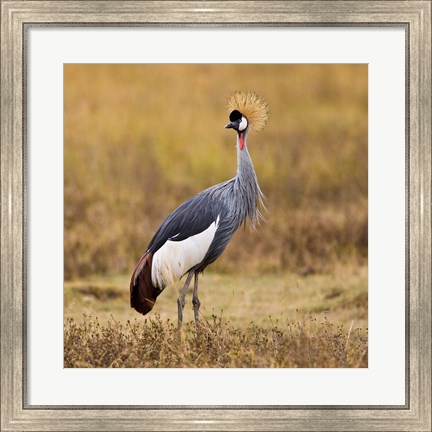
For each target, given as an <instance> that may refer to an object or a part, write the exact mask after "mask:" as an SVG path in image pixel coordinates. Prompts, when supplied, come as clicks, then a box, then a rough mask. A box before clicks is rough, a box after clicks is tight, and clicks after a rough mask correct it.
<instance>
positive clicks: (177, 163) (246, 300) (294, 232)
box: [64, 65, 368, 367]
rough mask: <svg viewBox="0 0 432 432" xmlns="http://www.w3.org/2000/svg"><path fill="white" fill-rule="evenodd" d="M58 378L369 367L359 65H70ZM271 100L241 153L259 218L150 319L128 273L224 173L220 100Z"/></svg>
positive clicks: (227, 165)
mask: <svg viewBox="0 0 432 432" xmlns="http://www.w3.org/2000/svg"><path fill="white" fill-rule="evenodd" d="M64 73H65V167H64V168H65V185H64V186H65V238H64V245H65V251H64V258H65V260H64V263H65V287H64V290H65V291H64V294H65V297H64V298H65V312H64V315H65V329H64V330H65V356H64V363H65V367H367V326H368V322H367V306H368V288H367V240H368V238H367V66H365V65H66V66H65V70H64ZM240 78H241V83H242V85H241V88H244V89H252V90H254V91H255V92H257V93H258V94H259V95H261V96H262V97H263V98H264V99H265V100H266V101H267V102H268V104H269V107H270V110H271V117H270V121H269V123H268V125H267V127H266V128H265V129H264V130H263V131H262V132H261V133H260V134H257V135H250V136H249V140H248V145H249V151H250V153H251V156H252V159H253V161H254V165H255V169H256V172H257V175H258V179H259V182H260V185H261V188H262V190H263V191H264V193H265V195H266V196H267V201H266V206H267V209H268V211H267V214H266V218H267V222H266V223H264V224H262V225H261V227H259V228H258V230H257V231H254V232H250V230H249V229H248V228H246V230H243V229H241V230H239V231H238V232H237V233H236V234H235V236H234V238H233V239H232V241H231V243H230V245H229V246H228V248H227V250H226V251H225V252H224V254H223V255H222V256H221V257H220V258H219V259H218V261H216V263H214V264H213V265H212V266H211V267H209V268H208V269H207V270H206V272H205V274H204V276H203V277H201V278H200V300H201V325H200V326H199V327H198V328H196V327H195V325H194V323H193V322H192V321H190V320H192V317H193V314H192V311H191V301H190V296H189V297H188V303H187V305H186V309H185V321H186V323H185V325H184V326H183V330H182V332H180V333H179V332H178V331H177V323H176V317H177V304H176V298H177V294H178V291H179V289H180V288H181V283H179V284H177V285H175V286H173V287H169V288H167V289H166V290H165V291H164V292H163V293H162V294H161V295H160V297H159V298H158V300H157V303H156V306H155V308H154V309H153V311H152V312H151V313H150V314H149V315H148V316H146V317H142V316H140V315H138V314H137V313H136V312H135V311H133V310H132V309H130V307H129V277H130V274H131V272H132V270H133V267H134V265H135V263H136V261H137V260H138V258H139V257H140V255H141V254H142V253H143V251H144V249H145V247H146V246H147V244H148V242H149V240H150V238H151V236H152V235H153V233H154V232H155V230H156V229H157V227H158V226H159V224H160V223H161V222H162V220H163V219H164V218H165V217H166V216H167V215H168V214H169V213H170V212H171V211H172V210H173V209H174V208H175V207H176V206H177V205H178V204H180V203H181V202H183V201H184V200H185V199H187V198H188V197H189V196H191V195H193V194H195V193H197V192H199V191H200V190H202V189H204V188H206V187H208V186H210V185H212V184H215V183H218V182H221V181H223V180H226V179H229V178H231V177H233V176H234V175H235V168H236V160H235V158H236V152H235V148H234V143H235V136H234V134H233V133H232V131H227V130H225V129H224V128H223V126H224V125H225V124H226V122H227V118H228V117H227V112H226V111H225V101H226V98H227V97H228V96H229V94H230V93H232V92H233V91H234V90H237V89H238V88H239V86H238V84H239V81H240Z"/></svg>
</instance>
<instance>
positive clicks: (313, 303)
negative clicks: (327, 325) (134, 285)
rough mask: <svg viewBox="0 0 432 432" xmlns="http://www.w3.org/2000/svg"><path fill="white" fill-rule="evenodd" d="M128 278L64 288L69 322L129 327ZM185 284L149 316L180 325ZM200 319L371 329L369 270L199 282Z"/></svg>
mask: <svg viewBox="0 0 432 432" xmlns="http://www.w3.org/2000/svg"><path fill="white" fill-rule="evenodd" d="M128 281H129V276H128V275H118V276H93V277H91V278H87V279H82V280H76V281H73V282H67V283H65V309H64V311H65V318H66V319H67V318H73V319H74V320H75V321H76V322H81V321H82V317H83V314H85V315H92V316H97V317H98V318H99V321H100V322H101V323H102V324H104V325H105V324H106V323H107V322H108V321H109V320H110V319H111V316H112V315H113V316H114V317H115V319H116V320H117V321H120V322H121V323H122V324H125V323H126V322H127V320H130V319H133V318H134V317H138V318H139V319H140V320H142V319H143V318H142V317H141V316H140V315H138V314H137V313H136V312H135V311H134V310H133V309H131V308H130V306H129V286H128ZM183 282H184V280H182V281H180V282H179V283H177V284H176V285H174V286H170V287H168V288H166V289H165V291H164V292H163V293H162V294H161V295H160V296H159V297H158V299H157V302H156V305H155V307H154V309H153V311H152V312H151V313H150V314H149V315H148V316H150V317H151V316H154V314H159V315H160V316H161V319H162V320H163V321H167V320H171V321H174V322H175V321H176V320H177V297H178V293H179V291H180V289H181V286H182V283H183ZM191 297H192V293H191V290H190V292H189V293H188V296H187V298H186V306H185V312H184V316H185V320H189V319H192V318H193V313H192V298H191ZM199 297H200V300H201V309H200V312H201V317H202V318H203V319H205V320H210V319H211V317H212V315H214V314H215V315H218V316H219V315H221V314H223V317H224V319H226V320H228V321H230V322H231V324H232V325H233V326H235V327H238V328H242V329H245V328H247V327H248V326H249V325H250V323H251V322H252V321H253V322H254V323H255V324H256V325H258V326H260V327H264V328H270V327H271V326H272V324H271V321H270V320H269V315H271V316H272V317H273V319H278V320H280V321H281V322H285V321H286V320H289V321H291V322H298V321H301V320H302V319H303V317H304V316H309V315H313V316H314V318H317V319H318V320H324V319H325V318H327V319H328V320H329V321H330V322H332V323H337V325H343V326H344V327H345V328H348V327H349V326H350V325H351V322H352V321H354V329H356V328H363V329H365V328H367V326H368V321H367V318H368V316H367V310H368V287H367V268H365V267H363V268H360V269H358V268H354V267H353V268H347V267H343V268H341V269H338V270H337V271H335V272H333V273H332V274H307V272H306V273H304V274H295V273H278V274H258V273H256V274H253V273H252V274H218V273H210V272H209V273H207V272H206V274H205V275H204V276H203V277H201V278H200V289H199Z"/></svg>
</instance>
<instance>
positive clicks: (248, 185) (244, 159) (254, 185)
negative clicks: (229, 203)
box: [234, 130, 264, 227]
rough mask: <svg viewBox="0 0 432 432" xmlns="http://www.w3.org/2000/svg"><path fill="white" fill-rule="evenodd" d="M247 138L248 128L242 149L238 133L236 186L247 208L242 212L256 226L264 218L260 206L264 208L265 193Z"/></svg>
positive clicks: (238, 194) (238, 197)
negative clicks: (250, 153) (262, 189)
mask: <svg viewBox="0 0 432 432" xmlns="http://www.w3.org/2000/svg"><path fill="white" fill-rule="evenodd" d="M246 138H247V130H246V131H245V134H244V147H243V149H242V150H240V142H239V141H240V137H239V135H237V175H236V177H235V184H234V188H235V192H236V195H237V199H238V200H239V201H240V202H241V203H242V208H243V209H245V211H244V214H242V217H243V219H245V218H246V217H248V218H249V221H250V223H251V225H252V227H254V226H255V225H256V224H257V223H259V220H260V219H263V217H262V214H261V212H260V208H264V204H263V198H264V194H263V193H262V192H261V189H260V187H259V185H258V179H257V176H256V174H255V170H254V166H253V163H252V159H251V157H250V155H249V152H248V148H247V143H246ZM242 213H243V212H242Z"/></svg>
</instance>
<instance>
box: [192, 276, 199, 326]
mask: <svg viewBox="0 0 432 432" xmlns="http://www.w3.org/2000/svg"><path fill="white" fill-rule="evenodd" d="M192 304H193V310H194V315H195V322H196V323H197V324H198V321H199V319H198V314H199V308H200V305H201V302H200V301H199V299H198V273H195V281H194V290H193V297H192Z"/></svg>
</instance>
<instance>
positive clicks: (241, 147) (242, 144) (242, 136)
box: [239, 133, 244, 150]
mask: <svg viewBox="0 0 432 432" xmlns="http://www.w3.org/2000/svg"><path fill="white" fill-rule="evenodd" d="M239 147H240V150H243V147H244V134H243V133H240V135H239Z"/></svg>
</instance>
